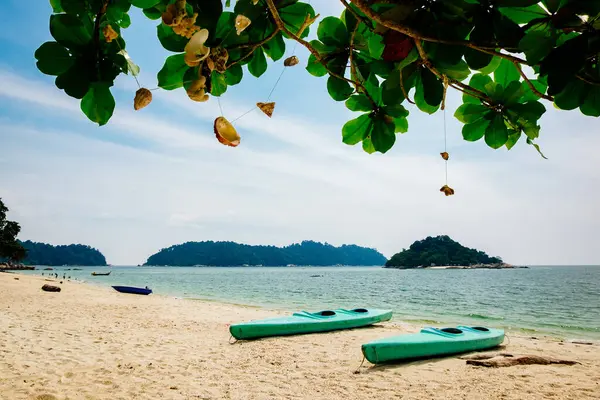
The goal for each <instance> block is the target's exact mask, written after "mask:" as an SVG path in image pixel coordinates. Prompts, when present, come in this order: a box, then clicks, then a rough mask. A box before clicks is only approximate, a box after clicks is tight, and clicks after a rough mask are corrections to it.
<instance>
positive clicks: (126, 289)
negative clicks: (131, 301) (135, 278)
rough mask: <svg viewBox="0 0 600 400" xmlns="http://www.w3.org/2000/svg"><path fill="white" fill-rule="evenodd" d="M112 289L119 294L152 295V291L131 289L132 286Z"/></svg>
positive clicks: (137, 288)
mask: <svg viewBox="0 0 600 400" xmlns="http://www.w3.org/2000/svg"><path fill="white" fill-rule="evenodd" d="M112 288H113V289H115V290H116V291H117V292H120V293H129V294H142V295H149V294H150V293H152V289H147V288H139V287H133V286H113V287H112Z"/></svg>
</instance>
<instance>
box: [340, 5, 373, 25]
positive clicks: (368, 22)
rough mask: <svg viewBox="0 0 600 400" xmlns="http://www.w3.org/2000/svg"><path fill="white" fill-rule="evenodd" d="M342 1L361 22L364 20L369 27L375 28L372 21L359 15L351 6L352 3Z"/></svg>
mask: <svg viewBox="0 0 600 400" xmlns="http://www.w3.org/2000/svg"><path fill="white" fill-rule="evenodd" d="M340 1H341V2H342V4H343V5H344V7H346V10H348V11H350V12H351V13H352V15H354V18H356V19H357V20H358V21H359V22H362V23H363V24H365V25H366V26H367V28H369V29H371V30H372V29H373V24H372V23H371V21H368V20H365V19H364V18H363V17H361V16H360V15H358V13H357V12H356V10H354V9H353V8H352V7H350V4H348V2H347V1H346V0H340Z"/></svg>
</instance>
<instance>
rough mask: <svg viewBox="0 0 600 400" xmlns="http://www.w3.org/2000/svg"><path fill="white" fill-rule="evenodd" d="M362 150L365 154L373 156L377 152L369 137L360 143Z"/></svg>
mask: <svg viewBox="0 0 600 400" xmlns="http://www.w3.org/2000/svg"><path fill="white" fill-rule="evenodd" d="M362 148H363V150H364V151H365V152H366V153H369V154H373V153H375V152H376V151H377V150H376V149H375V146H373V141H372V140H371V136H368V137H366V138H365V139H364V140H363V142H362Z"/></svg>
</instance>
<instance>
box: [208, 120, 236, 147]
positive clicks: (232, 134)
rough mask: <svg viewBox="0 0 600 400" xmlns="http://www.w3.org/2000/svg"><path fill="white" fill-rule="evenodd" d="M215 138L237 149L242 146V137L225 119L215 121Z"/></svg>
mask: <svg viewBox="0 0 600 400" xmlns="http://www.w3.org/2000/svg"><path fill="white" fill-rule="evenodd" d="M214 130H215V136H216V137H217V140H218V141H219V142H221V143H223V144H224V145H226V146H230V147H236V146H237V145H239V144H240V140H241V138H240V135H238V133H237V131H236V130H235V128H234V127H233V125H231V123H230V122H229V121H227V119H225V117H218V118H217V119H215V125H214Z"/></svg>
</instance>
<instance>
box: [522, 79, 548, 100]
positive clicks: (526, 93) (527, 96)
mask: <svg viewBox="0 0 600 400" xmlns="http://www.w3.org/2000/svg"><path fill="white" fill-rule="evenodd" d="M530 82H531V83H532V84H533V87H535V88H536V89H537V90H538V91H539V92H540V93H546V89H548V84H546V83H545V82H543V81H542V80H540V79H531V80H530ZM521 85H523V97H522V98H521V101H523V102H527V101H535V100H539V99H540V97H539V96H538V95H537V94H535V93H534V92H533V90H531V88H530V87H529V85H528V84H527V82H522V83H521Z"/></svg>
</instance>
